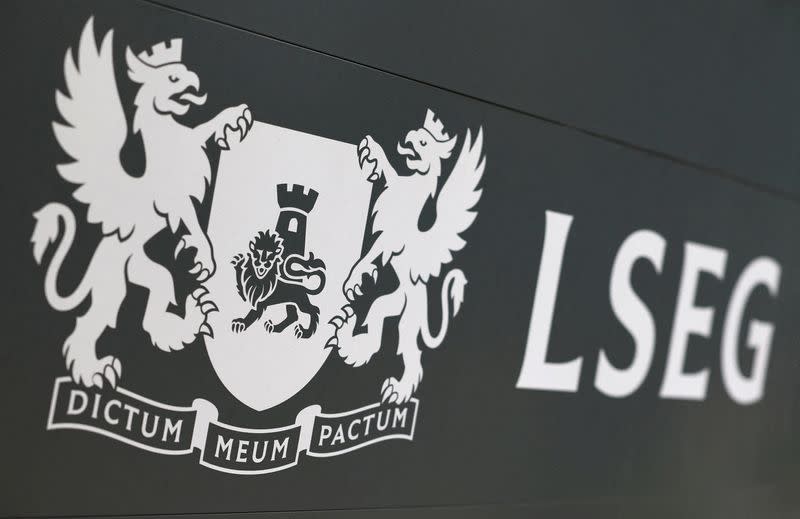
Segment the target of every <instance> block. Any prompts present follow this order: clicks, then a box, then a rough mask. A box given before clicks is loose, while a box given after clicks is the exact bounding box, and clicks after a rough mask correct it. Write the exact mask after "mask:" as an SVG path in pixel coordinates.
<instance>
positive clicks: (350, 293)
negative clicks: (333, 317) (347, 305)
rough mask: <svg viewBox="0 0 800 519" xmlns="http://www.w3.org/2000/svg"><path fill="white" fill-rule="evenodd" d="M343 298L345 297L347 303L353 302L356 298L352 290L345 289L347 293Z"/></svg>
mask: <svg viewBox="0 0 800 519" xmlns="http://www.w3.org/2000/svg"><path fill="white" fill-rule="evenodd" d="M345 297H347V300H348V301H352V300H354V299H355V298H356V296H355V293H353V289H352V288H349V289H347V293H346V294H345Z"/></svg>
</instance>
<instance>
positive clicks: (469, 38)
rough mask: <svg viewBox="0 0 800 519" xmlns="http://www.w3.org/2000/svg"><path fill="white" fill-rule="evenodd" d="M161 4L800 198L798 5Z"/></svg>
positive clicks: (707, 0) (252, 0) (631, 1)
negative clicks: (483, 100) (662, 154)
mask: <svg viewBox="0 0 800 519" xmlns="http://www.w3.org/2000/svg"><path fill="white" fill-rule="evenodd" d="M158 2H159V3H163V4H168V5H172V6H175V7H178V8H180V9H184V10H186V11H187V12H192V13H197V14H199V15H202V16H206V17H210V18H213V19H217V20H220V21H222V22H225V23H230V24H233V25H236V26H239V27H243V28H247V29H249V30H252V31H255V32H259V33H262V34H265V35H269V36H274V37H276V38H280V39H284V40H286V41H290V42H294V43H297V44H300V45H303V46H307V47H310V48H313V49H316V50H319V51H322V52H326V53H330V54H333V55H335V56H340V57H343V58H346V59H350V60H353V61H357V62H360V63H364V64H367V65H371V66H374V67H378V68H381V69H385V70H388V71H391V72H394V73H397V74H402V75H405V76H408V77H411V78H414V79H417V80H420V81H425V82H429V83H432V84H435V85H438V86H441V87H444V88H448V89H451V90H454V91H457V92H463V93H466V94H469V95H473V96H477V97H480V98H483V99H486V100H490V101H493V102H496V103H500V104H503V105H506V106H509V107H513V108H515V109H519V110H522V111H525V112H528V113H531V114H536V115H539V116H542V117H546V118H551V119H554V120H555V121H559V122H561V123H564V124H568V125H572V126H576V127H578V128H581V129H585V130H589V131H592V132H597V133H599V134H602V135H606V136H609V137H612V138H615V139H621V140H623V141H626V142H629V143H632V144H634V145H638V146H642V147H645V148H648V149H652V150H657V151H660V152H663V153H667V154H671V155H675V156H677V157H680V158H683V159H685V160H689V161H692V162H696V163H698V164H701V165H704V166H707V167H709V168H712V169H720V170H724V171H726V172H729V173H731V174H735V175H737V176H739V177H741V178H744V179H747V180H749V181H752V182H756V183H759V184H763V185H766V186H770V187H771V188H773V189H779V190H785V191H787V192H790V193H792V194H793V195H794V196H800V147H799V146H798V144H797V143H798V142H800V99H799V98H798V94H797V92H799V91H800V67H798V66H797V63H796V62H797V56H798V55H800V6H798V5H797V4H796V3H795V2H789V1H765V0H744V1H742V0H737V1H733V2H717V1H713V0H701V1H692V0H685V1H684V0H682V1H680V2H638V1H635V0H622V1H616V2H610V3H607V2H582V1H575V0H569V1H566V2H543V1H535V2H515V1H499V2H485V1H467V2H460V1H443V2H426V1H419V2H416V1H411V2H402V3H399V2H398V3H392V2H369V1H346V2H323V1H312V2H296V3H284V2H261V1H258V0H244V1H235V2H214V1H205V0H201V1H193V0H158Z"/></svg>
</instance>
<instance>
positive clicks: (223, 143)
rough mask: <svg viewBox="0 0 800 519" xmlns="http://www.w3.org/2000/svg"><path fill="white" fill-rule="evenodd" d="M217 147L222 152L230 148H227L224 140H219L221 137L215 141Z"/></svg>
mask: <svg viewBox="0 0 800 519" xmlns="http://www.w3.org/2000/svg"><path fill="white" fill-rule="evenodd" d="M217 146H219V147H220V149H222V150H229V149H230V147H229V146H228V142H227V141H226V140H225V139H223V138H221V137H220V138H219V139H217Z"/></svg>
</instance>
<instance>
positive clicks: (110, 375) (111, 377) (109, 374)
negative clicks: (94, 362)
mask: <svg viewBox="0 0 800 519" xmlns="http://www.w3.org/2000/svg"><path fill="white" fill-rule="evenodd" d="M103 377H105V379H106V380H108V382H109V383H110V384H111V387H112V388H114V389H116V387H117V373H116V372H115V371H114V368H112V367H111V366H106V367H105V369H104V370H103Z"/></svg>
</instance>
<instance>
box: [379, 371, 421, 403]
mask: <svg viewBox="0 0 800 519" xmlns="http://www.w3.org/2000/svg"><path fill="white" fill-rule="evenodd" d="M418 383H419V381H414V379H413V378H412V377H408V376H405V375H404V376H402V377H400V380H397V379H396V378H394V377H389V378H387V379H386V380H384V382H383V386H381V402H383V403H385V404H404V403H406V402H408V400H409V399H410V398H411V396H412V395H413V394H414V391H416V389H417V384H418Z"/></svg>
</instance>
